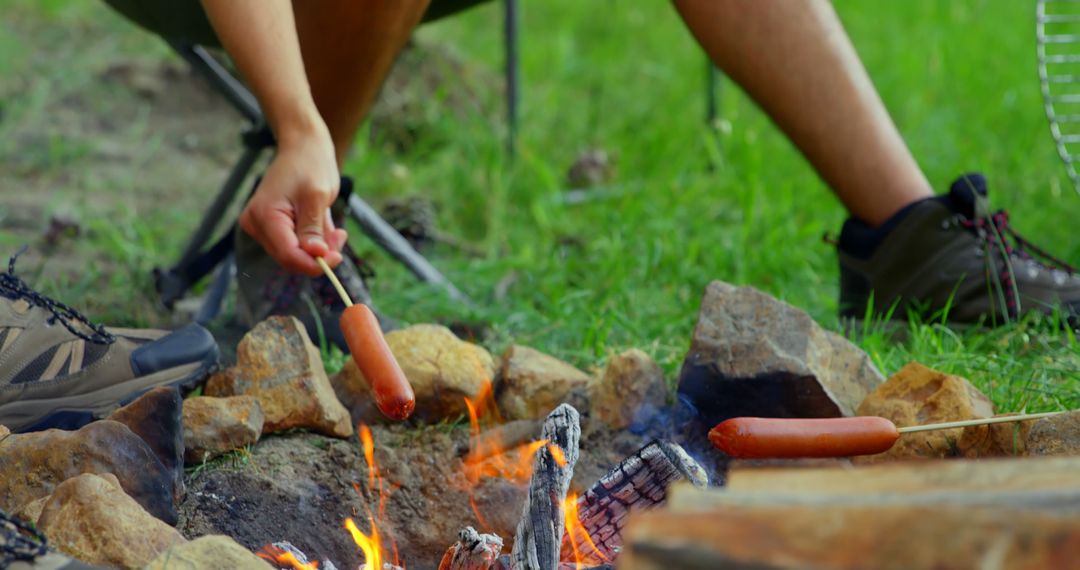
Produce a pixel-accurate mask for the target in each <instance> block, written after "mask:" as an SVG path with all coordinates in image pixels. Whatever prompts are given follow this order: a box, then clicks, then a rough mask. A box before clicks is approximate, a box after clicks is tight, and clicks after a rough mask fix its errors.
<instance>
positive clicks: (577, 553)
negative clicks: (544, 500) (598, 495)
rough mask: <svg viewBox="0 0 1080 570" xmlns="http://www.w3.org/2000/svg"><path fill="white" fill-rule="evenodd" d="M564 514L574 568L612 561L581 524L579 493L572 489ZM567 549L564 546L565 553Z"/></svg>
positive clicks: (566, 537)
mask: <svg viewBox="0 0 1080 570" xmlns="http://www.w3.org/2000/svg"><path fill="white" fill-rule="evenodd" d="M563 516H564V517H565V519H566V520H565V523H566V524H565V527H566V536H565V539H566V540H569V542H570V548H571V549H572V550H573V552H574V560H573V562H574V568H575V569H580V568H590V567H593V566H599V565H601V564H606V563H608V562H611V561H610V560H609V559H608V557H607V556H604V553H603V552H601V551H600V549H599V548H597V546H596V543H595V542H593V539H592V537H591V536H589V531H587V530H585V527H584V526H583V525H582V524H581V519H580V518H579V517H578V495H577V493H575V492H573V491H571V492H569V493H567V495H566V502H565V503H563ZM565 553H566V550H565V547H564V550H563V554H564V555H565Z"/></svg>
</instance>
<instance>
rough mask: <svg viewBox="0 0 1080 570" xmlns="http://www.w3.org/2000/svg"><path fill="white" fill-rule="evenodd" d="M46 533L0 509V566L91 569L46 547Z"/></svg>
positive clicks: (37, 569)
mask: <svg viewBox="0 0 1080 570" xmlns="http://www.w3.org/2000/svg"><path fill="white" fill-rule="evenodd" d="M47 544H48V543H47V542H46V539H45V535H43V534H41V532H39V531H37V530H36V529H34V528H33V527H32V526H31V525H29V524H28V523H25V522H23V521H21V520H19V519H17V518H15V517H12V516H9V515H7V514H5V513H4V512H3V511H0V568H7V569H9V570H92V569H95V568H100V566H90V565H89V564H85V563H83V562H79V561H78V560H72V559H71V558H68V557H67V556H64V555H63V554H60V553H58V552H51V551H49V549H48V546H47Z"/></svg>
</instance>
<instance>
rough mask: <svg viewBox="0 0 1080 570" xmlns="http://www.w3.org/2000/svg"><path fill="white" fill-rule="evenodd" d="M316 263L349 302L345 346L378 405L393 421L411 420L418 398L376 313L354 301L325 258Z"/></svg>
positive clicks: (343, 322)
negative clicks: (389, 343)
mask: <svg viewBox="0 0 1080 570" xmlns="http://www.w3.org/2000/svg"><path fill="white" fill-rule="evenodd" d="M315 261H316V262H317V263H318V264H319V267H321V268H322V270H323V273H325V274H326V277H327V278H328V279H330V282H331V283H332V284H333V285H334V289H337V292H338V295H341V300H342V301H343V302H344V303H345V311H344V312H342V313H341V320H340V324H341V332H342V333H343V334H344V335H345V343H346V344H348V345H349V352H350V353H352V357H353V360H354V361H355V362H356V366H357V367H358V368H359V369H360V372H361V373H362V374H363V375H364V378H365V379H366V380H367V381H368V384H369V385H370V386H371V390H372V392H373V393H374V394H375V405H376V406H378V408H379V411H380V412H382V413H383V414H384V415H385V416H387V417H389V418H392V419H395V420H404V419H406V418H408V417H409V416H410V415H412V412H413V409H414V408H415V407H416V396H415V394H414V393H413V389H412V386H411V385H410V384H409V380H408V378H406V377H405V373H404V372H402V370H401V366H400V365H399V364H398V361H397V359H395V358H394V353H392V352H391V351H390V346H389V345H388V344H386V339H385V338H384V337H383V334H382V328H380V327H379V320H378V319H377V318H375V313H372V312H371V309H369V308H368V307H367V305H364V304H363V303H359V304H354V303H353V302H352V299H350V298H349V294H348V293H347V292H346V291H345V287H343V286H342V285H341V281H338V278H337V275H335V274H334V272H333V270H331V269H330V266H329V265H327V264H326V261H325V260H324V259H323V258H321V257H316V258H315Z"/></svg>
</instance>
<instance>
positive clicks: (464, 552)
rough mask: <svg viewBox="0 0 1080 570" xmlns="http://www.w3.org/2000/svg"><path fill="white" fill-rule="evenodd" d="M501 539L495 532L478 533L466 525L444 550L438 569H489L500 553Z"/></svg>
mask: <svg viewBox="0 0 1080 570" xmlns="http://www.w3.org/2000/svg"><path fill="white" fill-rule="evenodd" d="M502 547H503V541H502V538H499V536H498V535H495V534H480V533H479V532H476V529H475V528H473V527H471V526H467V527H465V528H464V529H462V531H461V532H460V533H459V534H458V541H457V542H456V543H455V544H454V545H453V546H451V547H450V549H449V550H447V551H446V555H445V556H443V559H442V562H440V563H439V570H490V569H491V567H492V566H493V565H494V564H495V560H496V559H497V558H498V557H499V554H501V553H502Z"/></svg>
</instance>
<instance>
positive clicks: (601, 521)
mask: <svg viewBox="0 0 1080 570" xmlns="http://www.w3.org/2000/svg"><path fill="white" fill-rule="evenodd" d="M680 479H686V480H687V481H689V482H690V483H691V484H693V485H695V486H697V487H705V486H707V485H708V483H709V481H708V476H707V475H706V474H705V471H704V469H702V468H701V466H700V465H698V463H697V462H696V461H694V460H693V458H691V457H690V456H689V455H687V454H686V452H685V451H684V450H683V449H682V447H680V446H679V445H678V444H675V443H668V442H662V441H654V442H652V443H650V444H648V445H646V446H645V447H643V448H641V449H640V450H639V451H638V452H637V453H635V454H633V455H631V456H629V457H627V458H626V459H624V460H622V462H620V463H619V464H618V465H616V466H615V468H614V469H612V470H611V471H609V472H608V474H607V475H604V476H603V477H601V478H600V480H599V481H597V482H596V484H594V485H593V486H592V487H591V488H590V489H589V490H588V491H586V492H585V494H584V495H581V497H580V498H579V499H578V501H577V513H578V524H574V521H571V522H570V526H571V528H568V529H567V532H566V534H565V535H563V540H562V556H561V559H562V560H576V561H578V562H582V563H585V564H603V563H608V562H611V561H613V560H614V559H615V557H616V556H617V555H618V552H619V549H620V548H621V547H622V529H623V526H624V525H625V524H626V520H627V515H629V514H630V513H631V512H633V511H638V510H643V509H650V508H653V507H656V506H659V505H661V504H663V503H664V501H666V500H667V489H668V487H669V486H670V485H671V484H672V483H674V482H675V481H678V480H680Z"/></svg>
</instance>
